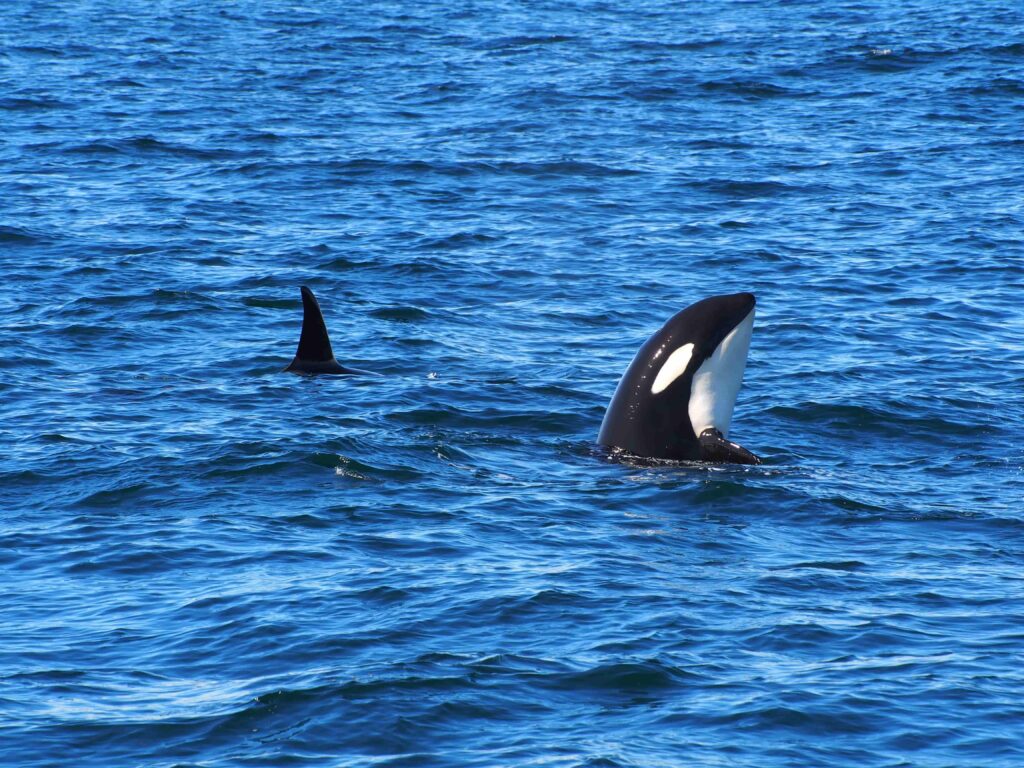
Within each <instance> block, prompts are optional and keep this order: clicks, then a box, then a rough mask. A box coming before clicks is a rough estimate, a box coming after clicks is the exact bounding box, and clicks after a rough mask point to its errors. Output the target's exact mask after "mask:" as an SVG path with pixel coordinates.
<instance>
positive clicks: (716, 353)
mask: <svg viewBox="0 0 1024 768" xmlns="http://www.w3.org/2000/svg"><path fill="white" fill-rule="evenodd" d="M755 305H756V300H755V298H754V296H753V294H750V293H735V294H732V295H729V296H713V297H711V298H709V299H704V300H703V301H698V302H697V303H696V304H692V305H691V306H689V307H687V308H686V309H684V310H682V311H681V312H679V313H678V314H676V315H674V316H673V317H672V318H670V319H669V321H668V322H667V323H665V325H664V327H663V328H662V329H661V330H660V331H658V332H657V333H655V334H654V335H653V336H651V338H649V339H648V340H647V342H646V343H645V344H644V345H643V346H642V347H640V351H639V352H637V353H636V357H634V358H633V362H632V363H630V365H629V368H627V369H626V372H625V374H623V376H622V380H621V381H620V382H619V386H618V387H617V388H616V390H615V394H614V395H613V397H612V401H611V403H610V404H609V406H608V410H607V411H606V412H605V415H604V421H603V422H602V423H601V431H600V433H599V434H598V438H597V441H598V442H599V443H600V444H602V445H606V446H609V447H612V448H618V449H621V450H623V451H626V452H627V453H629V454H632V455H633V456H637V457H643V458H653V459H668V460H673V461H708V462H716V463H719V462H725V463H735V464H760V463H761V460H760V459H758V458H757V456H755V455H754V454H752V453H751V452H750V451H748V450H747V449H745V448H742V447H741V446H739V445H737V444H736V443H732V442H730V441H729V440H728V439H727V438H728V435H729V425H730V423H731V421H732V412H733V408H734V406H735V405H736V395H737V393H738V392H739V389H740V382H741V381H742V380H743V369H744V368H745V367H746V364H747V351H748V349H749V348H750V333H751V330H752V329H753V326H754V307H755Z"/></svg>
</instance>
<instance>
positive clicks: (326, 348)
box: [285, 286, 354, 374]
mask: <svg viewBox="0 0 1024 768" xmlns="http://www.w3.org/2000/svg"><path fill="white" fill-rule="evenodd" d="M285 370H286V371H290V372H291V373H309V374H313V373H333V374H345V373H354V371H350V370H349V369H347V368H345V367H344V366H342V365H341V364H339V363H338V361H337V360H335V359H334V350H333V349H331V339H330V337H329V336H328V335H327V324H326V323H325V322H324V316H323V313H322V312H321V311H320V305H319V304H318V303H317V300H316V296H314V295H313V292H312V291H311V290H309V288H307V287H306V286H302V335H301V336H299V348H298V350H297V351H296V353H295V359H294V360H292V362H291V365H289V366H288V367H287V368H285Z"/></svg>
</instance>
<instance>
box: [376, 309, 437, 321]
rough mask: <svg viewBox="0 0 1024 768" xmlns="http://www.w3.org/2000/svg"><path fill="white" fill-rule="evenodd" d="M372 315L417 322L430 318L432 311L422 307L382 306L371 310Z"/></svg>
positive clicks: (381, 318) (386, 318)
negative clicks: (429, 311)
mask: <svg viewBox="0 0 1024 768" xmlns="http://www.w3.org/2000/svg"><path fill="white" fill-rule="evenodd" d="M370 316H371V317H376V318H378V319H380V320H390V321H392V322H396V323H416V322H423V321H425V320H429V319H430V313H428V312H427V311H426V310H425V309H423V308H421V307H381V308H380V309H375V310H373V311H372V312H370Z"/></svg>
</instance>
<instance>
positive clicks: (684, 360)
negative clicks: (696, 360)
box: [651, 344, 693, 395]
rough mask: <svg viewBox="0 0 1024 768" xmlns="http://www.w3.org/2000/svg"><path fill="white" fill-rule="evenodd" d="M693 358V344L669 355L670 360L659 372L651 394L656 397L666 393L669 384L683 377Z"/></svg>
mask: <svg viewBox="0 0 1024 768" xmlns="http://www.w3.org/2000/svg"><path fill="white" fill-rule="evenodd" d="M691 357H693V344H684V345H683V346H681V347H680V348H679V349H677V350H676V351H675V352H673V353H672V354H671V355H669V356H668V360H666V361H665V364H664V365H663V366H661V370H660V371H658V375H657V377H656V378H655V379H654V384H652V385H651V394H652V395H656V394H658V393H659V392H664V391H665V389H667V388H668V385H669V384H671V383H672V382H673V381H675V380H676V379H678V378H679V377H680V376H682V375H683V371H685V370H686V366H687V364H688V363H689V362H690V358H691Z"/></svg>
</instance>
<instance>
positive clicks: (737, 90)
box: [700, 80, 817, 99]
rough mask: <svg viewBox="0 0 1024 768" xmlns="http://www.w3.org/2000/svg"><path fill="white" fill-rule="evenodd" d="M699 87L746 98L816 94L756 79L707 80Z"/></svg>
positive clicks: (791, 97)
mask: <svg viewBox="0 0 1024 768" xmlns="http://www.w3.org/2000/svg"><path fill="white" fill-rule="evenodd" d="M700 88H701V90H703V91H706V92H708V93H724V94H730V95H736V96H740V97H743V98H746V99H799V98H807V97H810V96H815V95H817V94H816V92H814V91H805V90H800V89H797V88H787V87H785V86H781V85H776V84H774V83H769V82H761V81H757V80H708V81H706V82H703V83H701V84H700Z"/></svg>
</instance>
